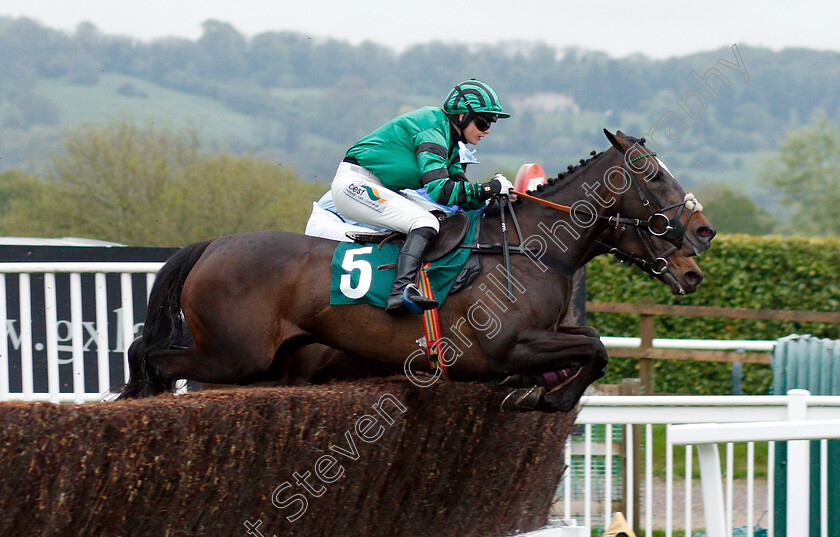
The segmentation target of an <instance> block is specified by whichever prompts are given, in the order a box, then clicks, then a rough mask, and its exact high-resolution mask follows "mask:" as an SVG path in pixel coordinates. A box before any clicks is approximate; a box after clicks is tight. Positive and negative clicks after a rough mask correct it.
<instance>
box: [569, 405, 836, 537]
mask: <svg viewBox="0 0 840 537" xmlns="http://www.w3.org/2000/svg"><path fill="white" fill-rule="evenodd" d="M795 401H798V402H795ZM803 403H804V405H805V408H806V413H805V415H804V417H797V418H795V419H796V420H802V419H807V420H809V421H810V420H837V419H840V396H815V395H808V396H806V397H802V396H801V395H797V394H796V393H793V394H791V395H754V396H753V395H737V396H585V397H583V398H582V399H581V406H580V411H579V413H578V417H577V424H578V425H579V426H581V428H582V429H583V440H582V442H580V444H582V447H581V446H580V445H576V447H575V450H574V451H575V452H577V453H580V452H581V451H582V455H583V459H584V464H583V466H584V467H583V472H584V475H583V481H584V500H583V507H577V506H575V507H574V509H573V505H572V503H573V502H572V494H571V492H572V476H571V475H570V472H566V473H565V474H564V477H563V481H562V482H561V485H560V487H559V491H558V492H559V495H560V497H561V498H560V500H559V501H558V502H557V503H556V504H555V507H554V510H555V513H556V514H559V515H560V516H561V517H563V518H567V519H573V518H574V519H577V520H578V522H579V523H580V524H581V525H583V526H586V527H591V528H594V527H597V526H598V524H597V521H596V520H595V519H596V518H600V519H601V520H605V521H609V520H610V519H611V517H612V505H613V500H614V499H616V498H613V488H614V487H613V486H614V485H616V483H615V482H614V481H612V477H611V475H610V472H606V473H605V475H604V477H600V476H599V477H598V479H603V480H605V481H606V483H600V482H599V483H597V484H602V485H603V487H602V488H603V491H604V495H605V497H604V498H603V499H602V501H596V500H595V499H594V497H593V496H594V494H593V490H595V489H596V488H598V487H596V483H595V482H594V481H595V480H596V476H595V473H596V472H595V469H594V466H593V461H594V459H596V458H600V459H601V460H604V461H605V464H604V465H605V466H606V468H611V467H612V465H613V462H614V460H615V459H616V458H618V457H623V465H624V467H625V469H626V471H627V473H628V475H627V476H626V481H627V482H632V481H633V480H634V479H637V478H638V479H639V480H640V481H641V483H642V486H641V487H640V494H641V495H642V497H641V498H634V497H633V496H632V495H633V488H632V487H626V488H625V497H624V498H621V499H622V500H623V502H622V503H624V504H625V511H624V514H625V516H626V518H627V521H628V523H629V524H630V526H631V527H633V528H634V529H636V530H637V531H638V530H640V529H641V530H644V531H645V533H646V534H647V535H650V534H651V532H652V530H653V529H661V527H659V526H657V527H654V523H653V512H654V511H656V512H657V513H658V514H661V513H663V512H664V514H665V523H664V524H665V527H664V529H665V535H666V537H671V535H672V534H673V531H674V529H677V528H674V523H673V522H674V513H675V507H678V506H675V505H674V504H675V501H674V488H675V485H674V481H675V477H676V478H677V479H681V478H683V477H684V485H685V493H684V494H683V496H684V497H685V502H684V505H683V506H682V507H683V508H684V509H685V517H684V518H685V526H684V528H683V529H684V532H685V533H684V534H685V535H694V532H695V531H696V530H697V529H698V528H692V527H691V521H692V518H693V517H692V512H691V504H692V497H691V495H692V484H693V479H694V476H692V475H691V472H690V470H689V471H688V472H687V475H685V476H675V472H674V468H673V466H674V453H673V446H674V445H677V444H673V443H672V444H670V445H667V446H666V449H665V461H664V466H665V471H666V475H665V483H664V485H662V484H661V483H659V482H655V480H654V472H653V466H654V456H653V452H654V426H659V425H666V426H668V425H670V426H671V429H673V428H674V427H675V426H676V425H677V424H705V423H719V424H720V423H767V422H780V421H787V420H789V419H791V418H790V417H789V413H790V410H789V407H790V406H791V405H802V404H803ZM814 423H818V422H816V421H815V422H814ZM595 426H603V427H604V428H605V429H606V434H605V437H606V438H607V439H612V438H613V432H614V431H615V430H616V429H617V428H620V427H621V428H625V431H626V433H627V435H628V438H625V439H624V442H623V446H619V445H614V442H613V441H612V440H609V441H606V442H604V443H603V445H600V446H598V448H597V449H596V447H595V446H594V444H595V442H593V427H595ZM634 443H641V445H642V446H643V448H642V450H641V454H640V460H638V461H634V460H633V458H634V450H633V445H634ZM576 444H578V443H577V442H576ZM773 446H774V444H773V443H772V442H771V443H770V444H769V446H768V468H767V484H766V486H767V506H766V510H767V512H768V514H767V517H766V518H765V519H764V520H765V523H766V524H767V525H768V528H767V529H768V535H769V536H770V537H772V536H773V512H774V509H784V499H774V498H773V486H774V477H773V471H774V464H775V460H774V457H775V450H774V448H773ZM732 447H733V444H731V443H728V444H727V449H726V455H727V456H726V468H725V479H726V491H727V494H726V496H725V501H726V514H725V517H724V518H723V520H725V521H726V525H727V526H726V527H728V528H730V529H731V528H733V527H739V526H742V525H744V524H745V523H746V525H747V526H748V527H752V526H753V525H754V524H755V522H757V521H756V520H754V518H753V509H754V507H756V502H755V495H756V494H755V493H756V489H755V479H754V477H755V476H754V474H755V464H754V462H755V461H754V458H755V450H754V445H753V443H748V444H747V458H748V459H749V460H748V461H747V479H746V482H747V486H746V495H747V498H746V503H747V512H746V520H738V521H737V522H738V523H737V524H735V522H736V521H735V514H734V513H733V508H732V501H733V496H734V494H733V492H732V491H733V475H734V460H733V449H732ZM572 451H573V450H572V449H571V440H570V444H569V445H567V448H566V450H565V454H566V465H567V467H569V466H570V464H571V457H572V455H571V453H572ZM577 456H578V457H580V455H577ZM685 459H686V464H685V466H686V468H688V469H690V468H691V467H692V449H691V447H690V446H689V447H686V448H685ZM634 463H637V464H634ZM662 463H663V461H659V460H657V461H656V464H662ZM634 466H636V467H638V468H639V474H640V475H639V476H634V475H633V468H634ZM821 472H822V476H823V478H825V475H826V473H825V472H826V467H825V466H823V467H822V468H821ZM718 479H720V474H718ZM662 486H664V489H665V500H664V502H665V505H661V503H656V504H655V503H654V499H653V498H654V495H653V491H654V488H655V487H662ZM634 503H639V504H640V505H641V507H642V509H640V516H641V518H642V519H641V520H634V519H633V510H632V509H631V508H630V507H629V506H632V505H633V504H634ZM757 507H759V508H760V511H764V510H765V509H764V508H762V507H763V506H757ZM641 511H643V514H641ZM693 530H695V531H693ZM791 535H800V533H798V532H797V533H794V534H790V533H788V536H791Z"/></svg>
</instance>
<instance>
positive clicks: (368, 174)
mask: <svg viewBox="0 0 840 537" xmlns="http://www.w3.org/2000/svg"><path fill="white" fill-rule="evenodd" d="M506 117H510V114H507V113H505V112H504V111H503V110H502V106H501V104H500V103H499V98H498V96H497V95H496V92H495V91H493V89H492V88H491V87H490V86H488V85H487V84H485V83H483V82H480V81H478V80H475V79H471V80H467V81H465V82H461V83H460V84H458V85H457V86H455V87H454V88H453V89H452V91H450V93H449V95H448V96H447V97H446V100H445V101H444V104H443V109H440V108H436V107H432V106H427V107H424V108H420V109H418V110H414V111H413V112H408V113H407V114H404V115H401V116H399V117H397V118H395V119H393V120H391V121H389V122H388V123H386V124H385V125H383V126H381V127H379V128H378V129H376V130H375V131H373V132H372V133H371V134H369V135H367V136H365V137H364V138H362V139H361V140H359V141H358V142H356V143H355V144H354V145H353V146H352V147H351V148H350V149H349V150H348V151H347V154H346V156H345V158H344V160H343V161H342V163H341V164H340V165H339V166H338V171H337V172H336V175H335V178H334V179H333V181H332V186H331V192H332V198H333V202H334V203H335V207H336V209H337V210H338V211H339V212H340V213H341V214H342V215H343V216H346V217H348V218H350V219H352V220H355V221H357V222H361V223H364V224H371V225H375V226H381V227H384V228H388V229H392V230H395V231H400V232H402V233H405V234H406V239H405V244H404V245H403V247H402V250H401V251H400V254H399V256H398V258H397V273H396V276H395V278H394V285H393V288H392V289H391V293H390V294H389V296H388V300H387V303H386V306H385V309H386V311H388V312H389V313H396V312H399V311H405V310H408V311H410V312H411V313H422V312H423V311H424V310H428V309H433V308H436V307H437V306H438V303H437V302H436V301H434V300H431V299H429V298H428V297H425V296H423V295H422V294H421V293H420V291H419V290H418V289H417V286H416V285H415V284H414V282H415V278H416V276H417V271H418V270H419V268H420V265H421V262H422V258H423V255H424V254H425V252H426V250H427V249H428V247H429V244H430V243H431V242H432V241H433V239H434V238H435V236H436V235H437V233H438V220H437V218H435V217H434V216H433V215H432V214H431V213H430V212H429V211H428V210H427V209H426V208H424V207H423V206H421V205H420V204H418V203H415V202H414V201H411V200H410V199H408V198H406V197H404V196H402V195H400V194H399V193H398V191H399V190H401V189H419V188H421V187H425V189H426V193H427V194H428V195H429V196H430V197H431V199H432V200H433V201H436V202H437V203H440V204H442V205H446V206H452V205H458V206H460V207H462V208H464V209H476V208H478V207H481V206H482V205H484V202H485V201H486V200H487V199H488V198H490V197H491V196H493V195H496V194H507V193H508V191H509V190H510V189H511V188H513V185H512V184H511V183H510V181H508V180H507V179H506V178H505V177H504V176H502V175H497V176H496V177H494V178H493V179H491V180H490V181H488V182H486V183H483V184H479V183H471V182H469V181H468V180H467V177H466V175H465V174H464V167H463V166H462V165H461V156H460V154H459V143H458V142H462V143H461V147H463V142H466V143H470V144H477V143H478V142H479V141H480V140H481V139H482V138H483V137H484V136H486V135H487V134H488V133H489V131H490V126H491V125H492V124H493V123H495V122H496V120H497V119H498V118H506Z"/></svg>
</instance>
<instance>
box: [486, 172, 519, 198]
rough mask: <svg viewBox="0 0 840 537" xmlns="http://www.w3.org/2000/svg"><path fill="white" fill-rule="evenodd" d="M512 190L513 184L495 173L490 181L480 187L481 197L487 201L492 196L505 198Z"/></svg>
mask: <svg viewBox="0 0 840 537" xmlns="http://www.w3.org/2000/svg"><path fill="white" fill-rule="evenodd" d="M512 188H513V183H511V182H510V181H508V178H507V177H505V176H504V175H502V174H500V173H497V174H496V175H494V176H493V178H492V179H490V180H489V181H487V182H486V183H484V184H483V185H481V197H482V198H484V199H487V198H489V197H491V196H494V195H502V196H507V195H508V193H509V192H510V191H511V189H512Z"/></svg>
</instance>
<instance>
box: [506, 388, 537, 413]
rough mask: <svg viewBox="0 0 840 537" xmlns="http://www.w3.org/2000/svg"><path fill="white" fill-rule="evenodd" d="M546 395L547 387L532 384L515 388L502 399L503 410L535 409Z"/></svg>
mask: <svg viewBox="0 0 840 537" xmlns="http://www.w3.org/2000/svg"><path fill="white" fill-rule="evenodd" d="M544 396H545V388H543V387H542V386H532V387H530V388H520V389H518V390H513V391H512V392H510V393H509V394H507V396H505V398H504V399H503V400H502V410H504V411H506V412H526V411H530V410H534V409H536V408H537V405H539V403H540V401H542V399H543V397H544Z"/></svg>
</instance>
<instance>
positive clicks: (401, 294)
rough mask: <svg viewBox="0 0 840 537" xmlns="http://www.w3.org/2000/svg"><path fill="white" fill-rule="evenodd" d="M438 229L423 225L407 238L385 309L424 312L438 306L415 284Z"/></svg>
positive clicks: (395, 311) (393, 311)
mask: <svg viewBox="0 0 840 537" xmlns="http://www.w3.org/2000/svg"><path fill="white" fill-rule="evenodd" d="M436 235H437V231H435V230H434V229H432V228H430V227H421V228H418V229H415V230H414V231H411V232H409V234H408V235H407V236H406V238H405V244H403V247H402V250H400V255H399V256H398V257H397V274H396V276H395V277H394V286H393V287H392V288H391V294H390V295H388V302H387V304H386V306H385V311H387V312H388V313H398V312H400V311H406V310H407V311H409V312H411V313H417V314H420V313H423V312H424V311H425V310H430V309H434V308H436V307H437V306H438V303H437V301H436V300H432V299H430V298H427V297H425V296H423V295H422V294H420V290H419V289H417V286H416V285H415V283H414V282H415V280H416V279H417V271H418V270H420V265H421V264H422V263H423V254H425V253H426V250H428V248H429V244H431V242H432V240H433V239H434V238H435V236H436Z"/></svg>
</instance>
